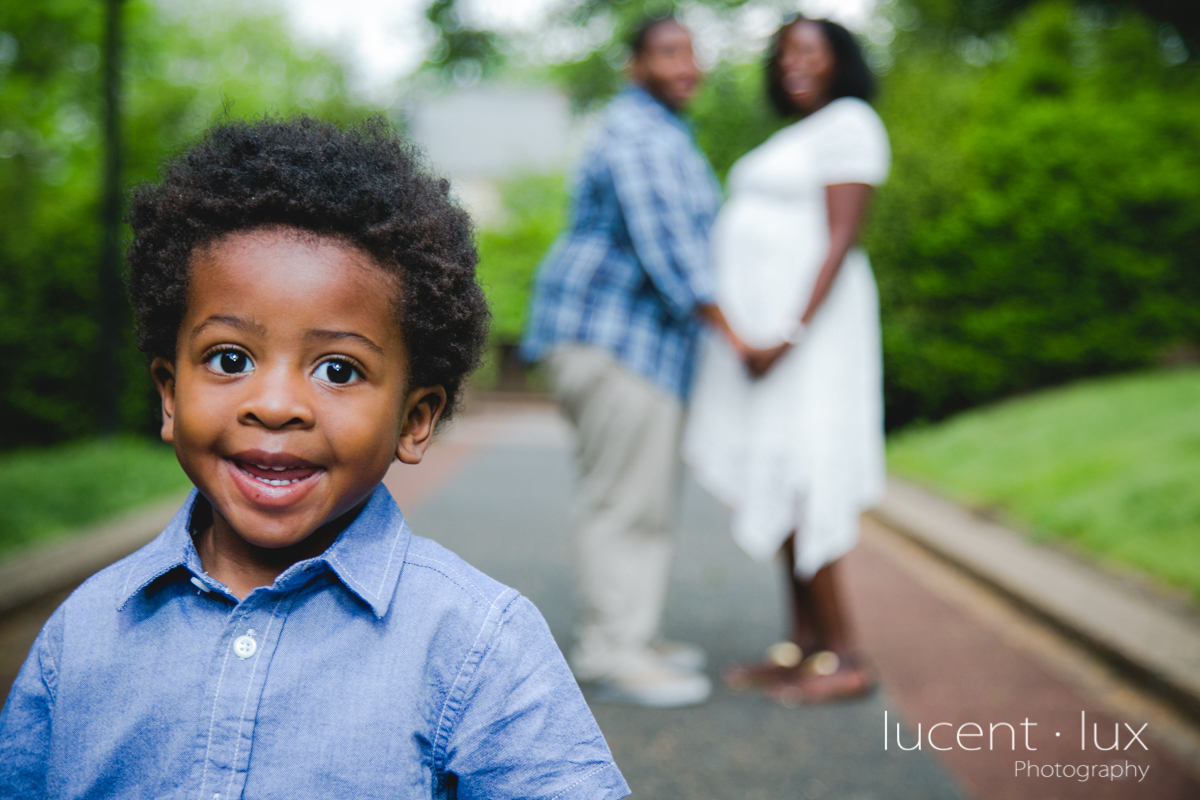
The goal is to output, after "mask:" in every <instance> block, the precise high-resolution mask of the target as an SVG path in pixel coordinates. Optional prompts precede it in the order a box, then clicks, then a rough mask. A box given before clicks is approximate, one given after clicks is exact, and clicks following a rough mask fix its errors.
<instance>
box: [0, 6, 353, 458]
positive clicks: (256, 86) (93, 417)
mask: <svg viewBox="0 0 1200 800" xmlns="http://www.w3.org/2000/svg"><path fill="white" fill-rule="evenodd" d="M122 5H123V6H124V8H125V25H124V29H125V41H126V45H125V50H124V56H125V57H124V71H123V83H124V94H125V115H124V120H123V124H124V130H125V148H124V153H125V155H124V162H125V175H124V177H125V180H126V183H127V184H132V183H134V182H136V181H142V180H148V179H151V178H153V177H154V175H155V171H156V165H157V163H158V161H159V159H160V158H161V156H162V155H164V154H165V153H167V152H170V151H172V150H174V149H176V148H178V147H179V146H180V145H181V144H182V143H183V142H184V141H186V140H187V139H188V138H190V137H191V136H193V135H195V134H197V133H198V132H199V131H200V130H201V129H202V128H203V127H204V126H205V125H206V124H207V123H209V122H210V121H212V120H213V119H215V118H217V117H218V116H220V115H221V114H231V115H237V116H254V115H261V114H264V113H287V112H290V111H297V110H304V111H309V112H312V113H316V114H318V115H321V116H324V117H332V118H335V119H336V118H348V117H358V116H361V115H362V114H363V111H362V110H360V109H359V108H358V107H357V106H355V105H354V104H353V103H352V102H350V101H349V100H348V99H347V94H346V92H345V79H344V68H343V66H342V64H341V63H340V61H338V60H337V59H336V58H334V57H332V56H330V55H329V54H326V53H323V52H319V51H315V50H311V49H306V48H304V47H302V46H300V45H298V44H297V43H295V42H294V41H293V40H292V39H291V37H290V36H289V34H288V32H287V29H286V27H285V25H284V23H283V21H282V19H280V18H279V17H278V16H274V15H271V14H257V13H255V14H251V13H247V12H245V11H244V10H240V9H239V7H235V6H233V5H225V4H221V3H207V4H205V5H204V7H203V8H197V7H194V6H188V5H185V4H184V3H182V2H180V3H152V2H150V0H126V2H124V3H123V4H122ZM102 10H103V4H101V3H95V2H88V1H87V0H42V1H41V2H37V3H3V4H0V196H3V197H4V198H5V213H4V214H2V215H0V372H2V373H3V374H4V380H3V381H2V382H0V417H2V418H3V419H4V421H5V424H4V425H3V426H2V427H0V448H5V447H12V446H14V445H18V444H33V443H45V442H49V441H54V440H61V439H65V438H74V437H79V436H83V435H87V434H90V433H93V432H95V431H96V428H97V401H96V391H97V387H98V386H99V385H100V383H101V381H100V377H101V376H99V375H98V374H97V370H98V368H99V367H98V363H99V359H98V358H97V353H98V351H99V346H98V342H97V336H98V331H99V328H98V323H97V320H98V317H99V309H98V307H97V306H98V302H99V297H98V294H99V287H98V280H97V264H98V252H99V244H100V229H99V208H98V197H99V188H100V187H99V179H100V173H101V159H102V152H101V150H102V148H101V147H100V120H101V114H102V108H101V105H100V104H101V99H100V98H101V91H100V70H99V66H100V60H101V54H100V43H101V33H102V30H101V29H102V23H103V20H102V16H101V14H102ZM123 329H124V330H125V332H126V333H125V336H124V338H123V340H122V341H121V343H120V352H121V363H122V369H121V372H122V380H121V384H122V385H123V387H124V394H123V398H122V403H121V414H122V427H123V428H124V429H126V430H146V429H147V428H148V427H150V426H152V425H153V404H154V398H153V397H152V394H151V390H150V383H149V380H148V379H147V377H146V374H145V362H144V360H143V358H142V357H141V355H140V354H139V353H138V352H137V351H136V349H135V347H134V344H133V336H132V321H131V318H130V316H129V314H128V312H127V311H126V312H125V314H124V324H123Z"/></svg>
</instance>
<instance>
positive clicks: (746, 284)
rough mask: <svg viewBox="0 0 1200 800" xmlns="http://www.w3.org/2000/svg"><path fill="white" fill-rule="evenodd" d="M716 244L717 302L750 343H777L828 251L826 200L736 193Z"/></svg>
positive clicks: (796, 313)
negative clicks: (809, 201)
mask: <svg viewBox="0 0 1200 800" xmlns="http://www.w3.org/2000/svg"><path fill="white" fill-rule="evenodd" d="M813 205H819V207H818V208H817V209H814V208H812V206H813ZM712 247H713V259H714V265H715V268H716V275H717V302H718V303H720V305H721V309H722V311H724V313H725V315H726V317H727V318H728V319H729V322H730V324H731V325H733V327H734V329H735V330H737V331H738V333H739V334H741V335H742V336H743V337H744V338H745V339H746V340H747V341H748V342H750V343H751V344H756V345H761V346H766V345H770V344H775V343H777V342H778V341H779V340H780V339H781V338H782V337H783V336H786V335H787V334H788V333H789V332H790V331H791V329H792V327H793V326H794V325H795V323H796V320H797V319H798V318H799V316H800V314H801V313H802V312H803V310H804V306H805V305H806V304H807V303H808V298H809V296H810V295H811V294H812V287H813V283H814V282H815V281H816V278H817V273H818V272H819V271H820V268H821V263H822V262H823V261H824V260H825V256H826V254H827V253H828V250H829V229H828V223H827V222H826V220H825V209H824V204H823V203H822V204H807V203H804V204H802V203H789V204H784V203H780V202H778V201H777V200H772V201H771V202H766V201H756V200H754V199H753V198H742V199H739V198H734V199H732V200H730V202H729V203H727V204H726V205H725V207H724V208H722V209H721V213H720V215H719V216H718V218H717V222H716V225H715V226H714V228H713V236H712Z"/></svg>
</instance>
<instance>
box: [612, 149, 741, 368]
mask: <svg viewBox="0 0 1200 800" xmlns="http://www.w3.org/2000/svg"><path fill="white" fill-rule="evenodd" d="M609 165H610V169H611V171H612V179H613V185H614V187H615V189H616V194H617V202H618V204H619V205H620V207H621V213H622V215H623V217H624V219H625V225H626V228H627V229H628V230H629V237H630V239H631V240H632V242H633V248H634V251H635V252H636V253H637V256H638V260H639V261H640V262H641V264H642V267H643V269H645V270H646V274H647V275H649V276H650V280H651V281H652V282H653V283H654V285H655V287H656V288H657V289H658V291H659V293H660V294H661V295H662V297H663V299H664V301H665V302H666V304H667V307H668V308H669V309H670V310H671V313H672V314H673V315H674V316H675V317H677V318H687V317H689V316H691V315H692V314H696V315H698V316H699V317H700V318H701V319H703V320H704V321H705V322H707V323H708V324H709V325H711V326H712V327H713V328H714V329H715V330H716V331H717V332H718V333H720V334H721V335H722V336H724V337H725V338H726V339H727V340H728V341H729V343H730V344H731V345H732V346H733V348H734V350H735V351H737V353H738V355H739V356H741V355H743V354H744V353H745V351H746V350H747V349H748V348H747V347H746V345H745V343H744V342H742V340H741V339H740V338H739V337H738V336H737V334H736V333H734V331H733V329H732V328H731V327H730V326H729V323H728V321H727V320H726V319H725V315H724V314H723V313H721V309H720V308H719V307H718V306H717V305H716V303H715V301H714V296H715V286H714V285H713V276H712V269H711V267H710V260H709V252H708V236H707V231H703V230H700V229H698V228H697V226H696V223H695V221H694V220H693V219H692V218H691V215H690V213H689V210H688V206H687V203H686V198H685V196H684V193H685V192H686V190H687V187H686V186H685V185H684V184H683V180H682V178H681V174H682V173H683V171H684V169H685V167H684V166H683V165H681V164H679V163H678V155H677V154H672V153H670V152H668V151H667V150H666V148H665V147H664V148H659V147H654V146H650V145H648V144H646V143H644V142H643V143H628V144H624V145H622V146H619V147H615V148H613V150H612V151H611V153H610V154H609Z"/></svg>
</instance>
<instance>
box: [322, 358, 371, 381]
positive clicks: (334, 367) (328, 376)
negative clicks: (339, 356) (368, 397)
mask: <svg viewBox="0 0 1200 800" xmlns="http://www.w3.org/2000/svg"><path fill="white" fill-rule="evenodd" d="M315 374H316V376H317V378H318V379H320V380H323V381H326V382H327V383H349V382H350V381H356V380H359V379H360V378H361V377H362V376H361V375H359V374H358V370H356V369H355V368H354V367H352V366H351V365H350V364H347V363H346V362H345V361H323V362H321V364H320V365H319V366H318V367H317V371H316V373H315Z"/></svg>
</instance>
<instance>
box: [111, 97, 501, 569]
mask: <svg viewBox="0 0 1200 800" xmlns="http://www.w3.org/2000/svg"><path fill="white" fill-rule="evenodd" d="M447 189H448V187H447V185H446V184H445V182H444V181H439V180H435V179H433V178H430V177H429V176H427V175H425V174H424V173H423V172H422V171H421V170H420V169H419V166H418V164H417V161H416V159H415V157H414V155H413V154H412V152H411V151H410V150H409V149H408V148H407V147H406V146H404V145H403V144H402V143H401V142H400V141H399V140H398V139H397V137H396V136H395V134H394V133H392V132H391V130H390V129H389V128H388V126H387V125H386V123H384V122H383V121H382V120H379V119H375V120H370V121H368V122H366V123H364V124H363V125H361V126H359V127H357V128H352V129H349V130H342V129H339V128H337V127H335V126H333V125H330V124H328V123H323V122H318V121H316V120H312V119H309V118H304V117H302V118H299V119H295V120H289V121H280V120H264V121H260V122H254V123H245V122H231V123H225V124H222V125H218V126H217V127H215V128H213V129H212V130H210V131H209V132H208V133H207V134H205V136H204V137H203V138H202V139H201V140H200V141H199V142H198V143H197V144H195V145H194V146H193V147H191V148H190V149H188V150H187V151H185V152H184V153H183V154H182V155H180V156H179V157H177V158H175V159H173V160H172V161H171V162H170V163H168V164H167V165H166V168H165V170H164V176H163V178H162V180H161V181H160V182H159V183H158V184H154V185H147V186H142V187H140V188H139V189H138V190H137V191H136V192H135V193H134V199H133V204H132V208H131V211H130V215H129V219H130V222H131V224H132V226H133V231H134V241H133V243H132V245H131V246H130V250H129V262H130V267H131V276H130V294H131V297H132V300H133V305H134V309H135V311H136V313H137V318H138V334H139V343H140V346H141V348H142V349H143V350H144V351H145V352H147V353H148V354H149V355H151V356H152V357H153V358H154V361H153V364H152V365H151V369H152V372H153V375H154V379H155V383H156V384H157V386H158V388H159V391H160V393H161V395H162V411H163V427H162V435H163V438H164V439H165V440H166V441H169V442H172V443H173V444H174V446H175V452H176V455H177V456H178V458H179V461H180V464H181V465H182V466H183V468H184V471H185V472H187V474H188V477H189V478H191V479H192V482H193V483H194V484H195V485H196V487H197V488H198V489H199V490H200V491H201V493H202V494H203V495H204V497H205V498H207V499H208V501H209V502H210V503H211V504H212V507H213V512H214V525H215V526H218V527H221V526H227V528H228V529H232V531H233V532H235V533H236V535H237V536H238V537H240V538H241V539H242V540H243V541H244V542H247V543H249V544H251V545H253V546H255V547H259V548H268V549H281V548H292V547H293V546H296V547H300V548H303V547H304V545H305V543H306V541H310V540H309V537H310V536H311V535H312V534H313V533H314V532H315V531H317V530H319V529H325V530H329V526H330V524H331V523H333V522H334V521H335V520H338V519H342V518H346V517H347V514H348V512H349V511H351V510H352V509H354V508H356V507H357V506H358V505H359V504H361V503H362V502H365V500H366V498H367V497H368V496H369V495H370V494H371V492H372V491H373V490H374V489H375V487H376V486H377V485H378V484H379V482H380V481H381V480H382V478H383V476H384V474H385V473H386V472H387V469H388V467H389V466H390V464H391V463H392V462H393V461H394V460H395V459H397V458H399V459H400V460H401V461H405V462H407V463H416V462H419V461H420V460H421V456H422V455H423V453H424V450H425V448H426V446H427V445H428V443H429V441H430V437H431V435H432V432H433V428H434V426H435V425H436V424H437V422H438V419H439V418H440V417H442V416H444V415H445V414H446V413H448V412H449V410H450V408H451V407H452V405H453V402H454V401H455V399H456V397H457V395H458V393H459V390H460V387H461V385H462V382H463V380H464V378H465V377H466V375H467V374H468V373H469V371H470V370H471V369H472V368H473V367H474V366H475V364H476V363H477V361H478V359H479V355H480V351H481V349H482V345H483V343H484V340H485V336H486V328H487V317H488V312H487V306H486V303H485V301H484V298H483V295H482V292H481V291H480V289H479V286H478V285H477V283H476V282H475V261H476V255H475V250H474V247H473V244H472V241H471V230H470V222H469V219H468V218H467V216H466V214H465V213H464V212H463V211H462V210H461V209H459V208H457V207H456V206H455V205H454V204H453V203H451V202H450V201H449V199H448V198H447ZM326 544H327V542H326Z"/></svg>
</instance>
